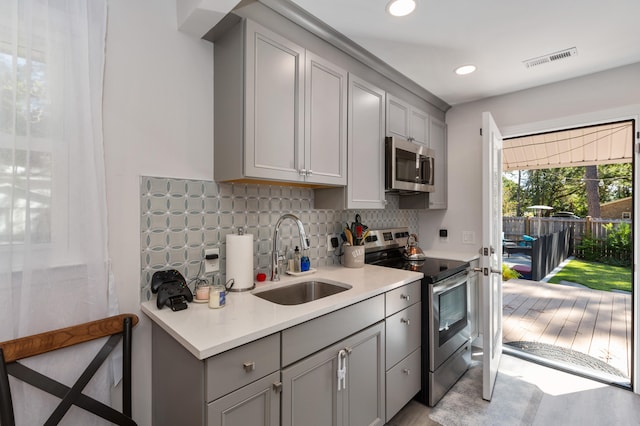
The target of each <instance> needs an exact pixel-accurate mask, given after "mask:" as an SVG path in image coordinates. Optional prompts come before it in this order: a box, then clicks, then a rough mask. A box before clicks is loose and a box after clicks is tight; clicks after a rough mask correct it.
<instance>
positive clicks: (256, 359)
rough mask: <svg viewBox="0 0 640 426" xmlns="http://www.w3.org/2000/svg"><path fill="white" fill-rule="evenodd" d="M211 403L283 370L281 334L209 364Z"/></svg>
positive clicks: (214, 359)
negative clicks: (281, 364) (230, 392)
mask: <svg viewBox="0 0 640 426" xmlns="http://www.w3.org/2000/svg"><path fill="white" fill-rule="evenodd" d="M205 364H206V376H207V382H206V383H207V401H213V400H214V399H216V398H219V397H221V396H222V395H224V394H226V393H228V392H229V391H231V390H233V389H237V388H239V387H241V386H244V385H247V384H249V383H251V382H253V381H255V380H257V379H259V378H261V377H264V376H266V375H267V374H269V373H273V372H274V371H277V370H278V369H279V368H280V334H279V333H276V334H272V335H271V336H267V337H265V338H263V339H260V340H256V341H254V342H251V343H247V344H246V345H243V346H240V347H237V348H234V349H231V350H229V351H226V352H223V353H221V354H219V355H216V356H214V357H211V358H208V359H207V360H206V361H205Z"/></svg>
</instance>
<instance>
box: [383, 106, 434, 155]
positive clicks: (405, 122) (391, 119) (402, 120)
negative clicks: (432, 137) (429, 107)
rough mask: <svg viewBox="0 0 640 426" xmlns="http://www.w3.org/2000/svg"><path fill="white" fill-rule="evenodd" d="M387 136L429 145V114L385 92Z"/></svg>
mask: <svg viewBox="0 0 640 426" xmlns="http://www.w3.org/2000/svg"><path fill="white" fill-rule="evenodd" d="M386 124H387V132H386V134H387V136H397V137H400V138H402V139H407V140H410V141H413V142H416V143H419V144H422V145H425V146H429V114H427V113H426V112H424V111H421V110H420V109H418V108H416V107H414V106H413V105H410V104H409V103H407V102H405V101H403V100H402V99H398V98H396V97H395V96H393V95H390V94H387V123H386Z"/></svg>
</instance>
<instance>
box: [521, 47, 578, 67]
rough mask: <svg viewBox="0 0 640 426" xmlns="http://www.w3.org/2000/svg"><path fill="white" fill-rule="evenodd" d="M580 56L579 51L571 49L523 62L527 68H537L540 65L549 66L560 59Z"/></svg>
mask: <svg viewBox="0 0 640 426" xmlns="http://www.w3.org/2000/svg"><path fill="white" fill-rule="evenodd" d="M577 54H578V49H576V48H575V47H572V48H570V49H565V50H561V51H559V52H555V53H549V54H548V55H544V56H538V57H537V58H533V59H527V60H526V61H522V62H523V63H524V66H525V67H527V68H531V67H536V66H538V65H542V64H547V63H549V62H555V61H559V60H560V59H566V58H570V57H572V56H576V55H577Z"/></svg>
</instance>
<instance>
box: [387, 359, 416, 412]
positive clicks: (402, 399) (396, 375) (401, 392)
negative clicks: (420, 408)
mask: <svg viewBox="0 0 640 426" xmlns="http://www.w3.org/2000/svg"><path fill="white" fill-rule="evenodd" d="M420 355H421V350H420V349H417V350H415V351H414V352H412V353H411V354H410V355H409V356H408V357H406V358H405V359H403V360H402V361H400V362H399V363H398V364H396V366H395V367H393V368H392V369H390V370H389V371H388V372H387V377H386V378H387V401H386V405H387V421H389V420H391V418H392V417H393V416H395V415H396V414H397V413H398V411H400V409H401V408H402V407H404V406H405V404H406V403H407V402H409V401H410V400H411V398H413V397H414V396H415V395H416V394H417V393H418V392H419V391H420V386H421V384H420Z"/></svg>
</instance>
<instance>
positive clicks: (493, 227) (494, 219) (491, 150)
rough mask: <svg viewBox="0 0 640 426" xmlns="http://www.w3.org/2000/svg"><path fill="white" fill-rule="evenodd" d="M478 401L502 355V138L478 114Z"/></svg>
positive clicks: (487, 392)
mask: <svg viewBox="0 0 640 426" xmlns="http://www.w3.org/2000/svg"><path fill="white" fill-rule="evenodd" d="M480 266H481V267H482V273H481V277H482V304H483V307H482V315H483V316H482V318H483V321H482V324H483V330H482V336H483V340H482V352H483V356H482V365H483V372H482V398H483V399H486V400H487V401H490V400H491V394H492V393H493V387H494V385H495V382H496V375H497V374H498V366H499V365H500V357H501V355H502V135H501V134H500V130H499V129H498V126H496V123H495V122H494V121H493V117H492V116H491V113H488V112H485V113H483V114H482V253H481V256H480Z"/></svg>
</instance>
